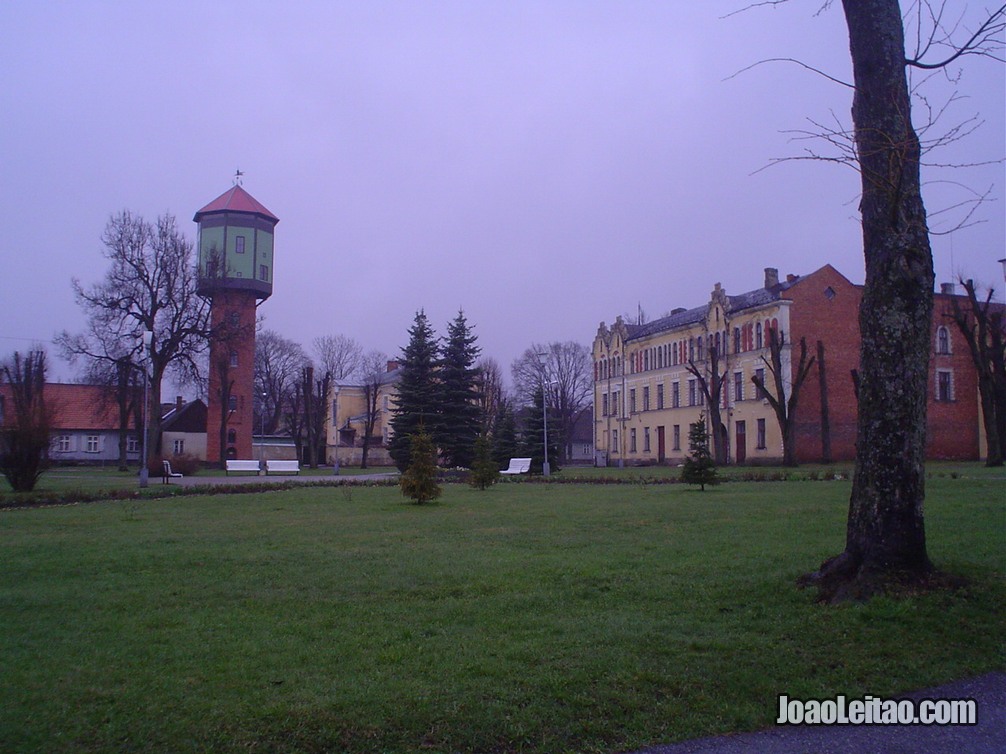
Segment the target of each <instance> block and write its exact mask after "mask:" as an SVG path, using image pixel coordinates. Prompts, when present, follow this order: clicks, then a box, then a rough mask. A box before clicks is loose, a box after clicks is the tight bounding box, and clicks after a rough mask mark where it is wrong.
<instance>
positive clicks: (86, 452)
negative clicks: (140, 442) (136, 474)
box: [49, 429, 140, 463]
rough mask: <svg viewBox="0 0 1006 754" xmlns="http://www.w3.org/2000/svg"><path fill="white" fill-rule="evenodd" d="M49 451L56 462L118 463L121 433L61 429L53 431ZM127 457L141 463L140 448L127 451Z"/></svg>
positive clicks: (132, 461)
mask: <svg viewBox="0 0 1006 754" xmlns="http://www.w3.org/2000/svg"><path fill="white" fill-rule="evenodd" d="M134 437H135V436H134ZM138 447H139V446H137V448H138ZM49 453H50V457H51V458H52V460H53V461H55V462H56V463H117V462H118V460H119V433H118V431H112V430H100V429H99V430H91V429H59V430H56V431H55V432H53V433H52V444H51V445H50V446H49ZM126 457H127V460H128V461H130V462H131V463H139V460H140V450H139V449H137V450H135V451H133V452H127V453H126Z"/></svg>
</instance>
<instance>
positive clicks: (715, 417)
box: [687, 345, 729, 464]
mask: <svg viewBox="0 0 1006 754" xmlns="http://www.w3.org/2000/svg"><path fill="white" fill-rule="evenodd" d="M708 350H709V361H708V366H707V367H706V368H705V369H700V368H699V367H698V366H696V365H695V362H694V361H692V360H689V361H688V366H687V369H688V371H689V372H691V373H692V374H693V375H695V378H696V379H697V380H698V383H699V388H700V389H701V390H702V394H703V395H705V397H706V405H707V406H708V408H709V423H710V425H711V426H712V428H713V462H714V463H716V464H723V463H726V461H727V448H728V447H729V438H728V435H727V428H726V425H725V424H724V423H723V419H722V418H721V416H720V407H721V405H722V401H723V385H724V383H725V382H726V379H727V370H726V366H725V365H724V368H723V371H722V372H720V352H719V349H718V348H717V347H716V346H714V345H710V346H709V349H708Z"/></svg>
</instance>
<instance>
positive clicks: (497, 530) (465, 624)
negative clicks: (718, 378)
mask: <svg viewBox="0 0 1006 754" xmlns="http://www.w3.org/2000/svg"><path fill="white" fill-rule="evenodd" d="M976 469H977V467H976ZM564 473H565V472H564ZM849 489H850V485H849V482H848V481H828V482H813V481H801V482H763V483H747V482H732V483H730V484H727V485H723V486H721V487H717V488H713V489H709V490H707V491H706V492H704V493H701V492H698V491H697V490H693V489H691V488H687V487H684V486H681V485H648V484H644V483H637V484H625V485H597V484H556V485H542V484H504V485H498V486H497V487H495V488H493V489H491V490H489V491H487V492H484V493H480V492H476V491H473V490H470V489H468V488H467V487H464V486H461V485H448V486H446V487H445V492H444V496H443V498H442V500H441V502H440V503H438V504H436V505H431V506H425V507H416V506H412V505H407V504H405V503H404V502H403V499H402V497H401V495H400V494H399V492H398V491H397V489H395V488H393V487H391V488H347V489H339V488H331V489H330V488H305V489H295V490H286V491H278V492H265V493H259V494H253V495H235V496H214V497H199V496H195V497H181V498H177V499H166V500H153V501H143V502H135V501H127V502H108V503H94V504H88V505H79V506H66V507H55V508H44V509H34V510H14V511H3V512H0V557H2V563H3V577H2V579H0V625H2V626H3V631H2V632H0V657H2V663H3V672H2V674H0V750H2V751H4V752H13V751H52V752H56V751H59V752H66V751H70V752H73V751H110V750H114V751H206V750H214V751H247V750H252V751H266V752H269V751H318V752H321V751H374V752H379V751H380V752H384V751H390V752H410V751H417V750H420V749H424V750H429V751H438V752H439V751H444V752H448V751H526V752H560V751H598V752H613V751H621V750H627V749H633V748H639V747H642V746H644V745H647V744H653V743H658V742H668V741H673V740H678V739H683V738H690V737H695V736H699V735H705V734H711V733H718V732H725V731H735V730H746V729H753V728H760V727H767V726H770V725H771V724H772V721H773V719H774V717H773V716H774V712H775V708H776V695H777V694H779V693H787V694H790V695H791V696H795V697H800V698H809V697H831V696H834V695H835V694H839V693H845V694H851V695H854V696H858V695H863V694H866V693H869V694H873V695H881V696H883V695H889V694H892V693H896V692H898V691H904V690H908V689H912V688H917V687H922V686H926V685H930V684H936V683H940V682H944V681H948V680H951V679H956V678H960V677H965V676H969V675H974V674H978V673H982V672H986V671H989V670H993V669H1002V668H1003V667H1004V652H1003V637H1004V635H1006V634H1004V627H1006V626H1004V611H1003V606H1004V598H1006V587H1004V584H1003V575H1004V572H1006V553H1004V547H1003V542H1004V534H1006V501H1004V495H1003V491H1004V484H1003V481H1002V479H1000V478H995V477H994V476H992V475H989V474H984V473H975V474H967V475H965V478H953V476H951V475H949V474H948V475H947V476H934V477H932V478H931V479H930V481H929V485H928V498H927V503H926V521H927V532H928V537H929V547H930V555H931V557H932V558H933V560H934V561H935V562H936V563H937V564H938V565H939V566H941V567H943V568H945V569H948V570H952V571H954V572H956V573H959V574H962V575H964V576H966V577H968V579H969V580H970V585H969V586H968V587H966V588H963V589H960V590H958V591H956V592H945V593H938V594H930V595H924V596H916V597H913V598H909V599H904V600H901V601H892V600H888V599H876V600H874V601H872V602H871V603H869V604H866V605H847V606H843V607H838V608H836V607H823V606H819V605H817V604H815V603H814V602H813V599H812V597H813V595H812V594H811V593H809V592H802V591H798V590H797V589H795V588H794V586H793V582H794V580H795V578H796V577H797V576H798V575H799V574H801V573H803V572H805V571H807V570H811V569H813V568H814V567H816V566H817V565H818V564H819V562H820V561H821V560H822V559H823V558H824V557H825V556H827V555H831V554H835V553H837V552H838V551H840V550H841V549H842V545H843V539H844V526H845V514H846V506H847V503H848V496H849ZM979 714H980V711H979Z"/></svg>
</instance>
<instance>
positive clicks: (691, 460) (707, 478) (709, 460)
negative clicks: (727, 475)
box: [681, 416, 720, 490]
mask: <svg viewBox="0 0 1006 754" xmlns="http://www.w3.org/2000/svg"><path fill="white" fill-rule="evenodd" d="M688 450H689V451H690V452H689V455H688V457H687V458H686V459H685V466H684V468H683V469H682V470H681V481H682V482H685V483H686V484H697V485H699V487H700V489H702V490H705V488H706V485H707V484H719V483H720V480H719V477H718V476H717V475H716V463H715V461H713V457H712V455H711V454H710V453H709V431H708V430H707V429H706V420H705V417H704V416H700V417H699V420H698V421H697V422H695V423H694V424H689V425H688Z"/></svg>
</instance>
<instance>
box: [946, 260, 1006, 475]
mask: <svg viewBox="0 0 1006 754" xmlns="http://www.w3.org/2000/svg"><path fill="white" fill-rule="evenodd" d="M960 283H961V285H962V286H963V287H964V290H965V292H966V293H967V299H968V305H967V307H966V308H965V307H963V306H961V305H960V303H959V302H958V300H957V297H956V296H955V297H954V298H953V299H951V310H950V312H949V313H948V314H947V315H946V316H948V317H950V318H951V319H952V320H953V321H954V324H956V325H957V329H958V330H960V332H961V335H963V336H964V341H965V342H966V343H967V344H968V350H969V351H970V353H971V360H972V361H973V362H974V365H975V371H976V372H977V373H978V395H979V397H980V399H981V406H982V421H983V423H984V424H985V437H986V443H987V446H988V450H987V452H986V456H985V465H986V466H1002V465H1003V445H1004V444H1006V340H1004V339H1006V311H1004V308H1003V306H1002V305H1001V304H999V305H997V304H993V303H992V295H993V290H992V289H991V288H990V289H989V291H988V294H987V295H986V296H985V298H984V300H981V299H979V298H978V293H977V291H976V289H975V283H974V281H973V280H961V281H960Z"/></svg>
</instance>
